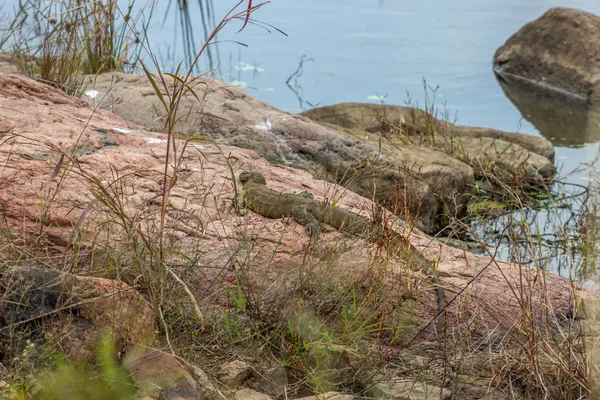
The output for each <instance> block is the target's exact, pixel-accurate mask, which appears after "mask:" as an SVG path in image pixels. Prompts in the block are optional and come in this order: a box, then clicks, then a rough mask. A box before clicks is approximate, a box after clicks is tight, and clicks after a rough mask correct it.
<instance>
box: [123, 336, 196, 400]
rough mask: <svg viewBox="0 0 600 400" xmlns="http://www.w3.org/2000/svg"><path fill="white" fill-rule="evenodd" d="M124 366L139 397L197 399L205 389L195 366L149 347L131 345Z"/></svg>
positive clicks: (162, 399)
mask: <svg viewBox="0 0 600 400" xmlns="http://www.w3.org/2000/svg"><path fill="white" fill-rule="evenodd" d="M123 366H124V367H125V369H126V370H127V372H129V374H130V376H131V379H132V380H133V382H134V383H135V384H136V386H138V387H139V392H138V394H139V395H140V396H144V395H145V396H149V397H151V398H153V399H159V400H200V399H204V398H205V396H204V391H203V389H202V387H200V385H199V384H198V382H197V381H196V380H195V379H194V369H193V368H192V366H191V365H190V364H189V363H187V362H186V361H185V360H184V359H182V358H180V357H177V356H174V355H173V354H170V353H165V352H164V351H161V350H158V349H153V348H151V347H143V346H133V347H132V348H130V349H129V350H128V351H127V354H126V355H125V358H124V359H123Z"/></svg>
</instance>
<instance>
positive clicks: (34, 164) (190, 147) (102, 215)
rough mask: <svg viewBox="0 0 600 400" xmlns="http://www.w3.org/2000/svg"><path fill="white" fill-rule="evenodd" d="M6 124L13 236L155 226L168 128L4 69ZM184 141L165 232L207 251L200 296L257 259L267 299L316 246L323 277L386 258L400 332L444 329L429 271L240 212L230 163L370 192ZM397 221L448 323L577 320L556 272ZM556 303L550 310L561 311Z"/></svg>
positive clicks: (46, 237) (346, 200)
mask: <svg viewBox="0 0 600 400" xmlns="http://www.w3.org/2000/svg"><path fill="white" fill-rule="evenodd" d="M32 115H35V116H36V118H35V119H32V118H31V116H32ZM300 120H301V119H300ZM0 135H1V136H0V165H2V167H1V168H0V208H1V209H2V211H3V218H2V219H0V229H2V230H3V231H6V232H11V235H12V236H11V240H12V241H14V243H16V244H20V243H27V242H28V241H30V240H31V239H32V238H35V240H36V241H38V242H37V243H40V245H41V246H44V249H45V250H46V251H47V252H48V254H51V255H59V256H62V255H65V254H66V255H67V256H68V255H69V254H70V253H69V252H70V251H72V249H73V248H78V249H81V251H83V254H90V253H89V252H90V251H91V250H90V249H92V250H93V251H94V252H93V254H96V255H99V254H102V251H105V250H107V249H110V250H111V251H112V248H113V247H114V246H118V245H120V244H121V243H122V242H123V241H126V240H127V238H128V235H127V233H128V232H124V233H123V232H120V231H119V230H118V229H117V228H115V227H113V225H107V222H108V221H114V220H115V219H116V218H117V217H119V216H121V217H119V218H122V220H123V221H129V220H132V221H135V222H136V223H135V224H134V226H136V228H139V229H140V230H141V231H143V232H152V231H153V229H156V225H152V224H153V223H156V221H159V220H160V218H159V216H160V211H161V203H160V201H157V200H156V199H157V197H158V198H159V197H160V193H161V191H162V185H163V182H164V180H163V179H164V177H163V171H164V164H165V160H166V145H165V143H166V142H167V138H166V136H165V135H163V134H160V133H154V132H149V131H147V130H145V129H143V128H141V127H139V126H137V125H135V124H133V123H128V122H126V121H124V120H123V119H121V118H120V117H118V116H116V115H114V114H111V113H110V112H107V111H105V110H95V111H94V110H93V109H92V108H90V107H89V106H88V105H87V104H86V103H85V102H82V101H80V100H76V99H73V98H70V97H68V96H66V95H64V94H62V93H61V92H59V91H58V90H56V89H53V88H50V87H47V86H44V85H41V84H39V83H36V82H34V81H32V80H29V79H26V78H23V77H16V76H7V75H0ZM109 141H110V143H109ZM108 144H110V145H108ZM175 144H176V145H177V149H178V150H177V151H178V153H177V154H178V160H179V162H180V163H179V170H178V180H177V181H176V184H174V186H173V187H172V188H170V196H169V201H168V204H167V212H166V215H165V221H164V224H165V228H164V229H165V230H164V232H165V233H164V239H165V245H166V246H168V247H169V249H172V250H176V251H178V252H182V253H183V254H186V255H187V254H189V258H190V259H194V260H201V261H199V262H198V263H197V264H196V265H194V266H193V270H190V271H186V274H185V275H183V274H182V275H181V276H182V277H183V278H185V279H186V282H187V284H188V286H189V288H190V290H191V291H192V294H193V295H194V296H195V298H196V299H197V301H198V302H199V303H200V305H201V307H205V306H209V305H210V304H208V303H209V302H215V303H217V304H218V305H221V304H229V303H226V302H230V301H231V299H229V298H227V296H225V295H223V287H224V286H225V287H231V288H235V285H236V283H237V282H238V281H236V274H235V271H236V269H237V268H239V267H244V268H245V271H248V276H247V280H248V285H249V287H250V289H251V290H252V291H253V293H259V294H260V296H261V298H262V299H264V300H265V301H266V302H268V301H269V299H274V298H277V296H280V295H281V294H282V293H287V292H288V290H289V287H288V286H286V285H287V284H288V283H289V282H290V281H292V280H293V279H294V278H297V276H298V271H300V270H304V269H306V268H307V267H310V268H313V265H308V266H307V264H306V259H307V255H310V257H309V258H311V259H314V260H315V263H316V267H315V268H317V267H320V268H321V269H320V270H317V269H315V271H316V272H315V273H319V274H320V275H318V276H319V279H320V280H324V281H325V280H327V281H328V282H329V280H330V282H334V283H335V282H338V281H339V280H342V279H345V278H347V277H352V279H359V280H360V279H362V278H363V277H367V276H370V275H369V273H372V272H373V270H374V269H377V271H376V273H377V274H380V273H381V274H386V275H385V276H386V277H390V281H389V282H388V283H387V286H385V287H383V288H381V291H382V293H383V292H384V291H385V292H387V293H389V294H390V295H391V296H398V297H401V296H402V295H403V292H404V291H405V290H406V288H407V286H408V285H411V296H414V297H415V300H414V301H412V302H411V303H410V307H411V308H410V310H409V311H410V318H411V325H410V326H409V327H407V328H406V331H403V335H404V336H406V340H409V339H410V337H411V336H415V337H419V338H421V339H424V340H431V341H437V340H438V338H439V337H440V336H439V335H438V332H436V324H429V322H430V321H431V319H432V318H433V316H435V315H436V314H437V299H436V297H435V294H434V293H433V291H432V290H430V289H431V285H430V283H429V280H428V279H427V277H424V276H423V275H422V274H420V273H419V272H411V271H408V270H407V268H406V265H405V262H404V260H401V259H398V258H395V257H390V259H389V260H386V262H385V263H384V264H381V265H380V264H377V265H374V257H373V255H374V254H375V251H376V250H377V249H374V248H373V245H372V244H371V243H366V242H365V241H364V240H362V239H359V238H352V237H347V236H344V235H342V234H340V233H339V232H337V231H334V230H333V231H332V230H329V231H327V230H326V231H324V232H323V233H322V234H321V236H320V238H319V240H318V241H317V242H316V243H314V242H311V241H310V239H309V238H308V237H307V236H306V234H305V232H304V229H303V227H302V226H300V225H299V224H296V223H295V222H293V221H288V220H281V219H277V220H274V219H268V218H265V217H262V216H260V215H257V214H255V213H252V212H249V213H248V214H247V215H246V216H244V217H240V216H238V215H237V214H236V213H235V212H234V210H233V208H232V202H231V199H232V198H233V197H234V195H235V192H234V189H233V183H232V180H231V174H230V171H229V166H228V164H227V162H228V163H229V165H231V166H232V168H233V170H234V172H235V173H236V174H238V173H239V172H241V171H243V170H245V169H255V170H258V171H259V172H261V173H262V174H263V175H264V176H265V177H266V180H267V184H268V185H269V187H271V188H273V189H275V190H278V191H282V192H300V191H303V190H306V191H309V192H311V193H312V194H314V196H315V197H316V198H317V199H336V202H337V205H338V206H339V207H343V208H347V209H350V210H352V211H354V212H358V213H362V214H363V215H365V216H370V215H372V214H371V213H372V210H373V207H374V205H373V203H372V202H371V201H370V200H368V199H367V198H364V197H361V196H359V195H357V194H356V193H353V192H350V191H348V190H346V189H345V188H343V187H341V186H338V185H336V184H332V183H329V182H326V181H323V180H318V179H315V178H314V176H312V175H311V174H309V173H308V172H306V171H303V170H300V169H295V168H292V167H289V166H285V165H281V164H279V165H273V164H270V163H269V162H268V161H267V160H266V159H265V158H263V157H261V156H260V155H258V154H257V153H256V152H255V151H252V150H248V149H241V148H238V147H230V146H221V147H217V146H216V145H209V144H198V143H192V142H189V143H186V142H184V141H176V142H175ZM226 160H227V162H226ZM99 194H102V196H100V195H99ZM99 198H100V199H104V201H100V200H99ZM49 199H52V201H50V200H49ZM111 199H112V200H111ZM115 204H121V205H122V206H121V208H118V209H117V210H115V209H114V208H111V207H113V206H114V205H115ZM388 216H389V215H388V214H385V213H384V215H383V217H388ZM107 226H110V229H108V228H107ZM397 229H403V233H404V234H405V237H406V238H407V240H409V241H410V242H411V243H412V244H414V245H415V246H416V247H417V248H418V249H419V250H421V251H422V252H423V253H424V255H425V256H426V257H428V258H429V259H430V260H435V261H436V262H437V271H438V273H439V275H440V279H441V282H442V285H443V286H444V288H448V289H449V290H447V291H446V293H447V296H448V298H447V306H446V315H445V321H444V322H445V329H446V334H448V335H453V334H454V333H456V334H457V335H458V337H460V338H463V337H464V336H463V335H464V332H465V331H466V332H468V335H469V337H478V338H485V339H484V340H483V341H484V342H485V343H483V344H482V346H486V345H488V344H489V345H493V344H494V343H495V342H494V341H495V340H497V339H496V337H495V336H494V337H492V336H493V335H489V327H490V326H493V327H494V330H496V331H500V332H506V331H508V330H510V329H514V326H515V321H520V318H521V310H522V309H523V304H522V303H521V301H522V297H521V296H518V295H515V293H517V294H521V293H523V295H524V296H527V297H528V298H530V299H531V300H530V303H531V308H530V310H531V311H530V314H528V318H529V315H531V317H532V318H533V321H535V322H536V323H537V324H538V325H537V326H540V327H543V326H544V321H548V320H547V319H548V318H549V317H551V318H552V323H553V324H554V323H556V324H558V325H560V324H567V323H571V322H573V318H572V317H573V316H574V314H575V305H574V299H573V298H572V296H576V297H580V296H585V295H586V294H587V293H586V292H585V291H583V290H581V289H579V288H578V287H576V286H574V285H572V284H571V283H570V282H568V281H567V280H565V279H562V278H560V277H558V276H555V275H553V274H551V273H544V274H543V279H542V275H541V274H540V271H536V270H534V269H530V268H527V267H524V266H521V265H515V264H511V263H507V262H503V261H499V260H494V259H492V258H490V257H485V256H475V255H473V254H470V253H468V252H465V251H462V250H458V249H453V248H450V247H448V246H446V245H444V244H442V243H439V242H437V241H435V240H432V239H430V238H428V237H426V236H424V235H421V234H419V233H418V232H416V231H414V232H413V231H411V230H410V229H409V228H408V227H407V225H405V224H402V223H401V222H398V224H397ZM121 255H122V256H123V257H126V256H127V254H126V253H125V254H121ZM173 271H174V272H173V273H174V274H178V273H179V271H178V270H177V269H174V270H173ZM387 274H389V275H387ZM183 278H181V279H183ZM386 282H387V281H386ZM404 282H408V283H407V284H405V283H404ZM399 283H400V284H399ZM227 285H230V286H227ZM414 288H418V289H419V290H415V289H414ZM456 296H457V297H456ZM455 297H456V298H455ZM140 298H141V297H140ZM450 301H451V303H450ZM219 302H222V303H219ZM266 304H269V303H266ZM113 308H114V309H115V310H114V311H117V310H118V309H119V308H122V307H121V305H120V304H119V305H113ZM548 310H552V311H553V314H552V315H551V316H549V313H548ZM3 315H8V314H5V313H3ZM500 336H501V335H500ZM498 340H501V339H498ZM488 342H489V343H488ZM184 370H187V367H186V368H184ZM187 371H188V373H187V374H184V376H185V379H184V381H188V378H189V375H188V374H190V372H189V370H187ZM194 380H195V381H197V379H194Z"/></svg>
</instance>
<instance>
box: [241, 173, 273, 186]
mask: <svg viewBox="0 0 600 400" xmlns="http://www.w3.org/2000/svg"><path fill="white" fill-rule="evenodd" d="M240 182H242V184H246V183H249V182H252V183H258V184H260V185H266V184H267V181H266V179H265V177H264V176H263V174H261V173H260V172H258V171H254V170H251V169H249V170H246V171H244V172H242V173H241V174H240Z"/></svg>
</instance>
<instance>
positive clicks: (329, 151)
mask: <svg viewBox="0 0 600 400" xmlns="http://www.w3.org/2000/svg"><path fill="white" fill-rule="evenodd" d="M202 82H205V81H202ZM208 83H209V85H208V87H207V88H205V86H204V85H200V84H198V86H197V87H195V90H196V91H197V95H198V96H199V97H201V98H202V96H203V95H204V94H207V96H206V99H205V101H204V102H203V103H202V104H200V103H199V102H198V100H197V99H196V97H194V96H192V95H188V96H186V97H184V98H183V99H182V100H181V102H180V106H179V111H180V116H181V117H182V118H181V119H180V121H179V122H178V124H177V127H176V130H177V131H178V132H182V133H184V134H186V135H200V136H204V137H209V138H210V139H212V140H214V141H216V142H217V143H221V144H226V145H230V146H239V147H242V148H245V149H251V150H254V151H256V152H257V153H258V154H259V155H260V156H262V157H264V158H265V159H266V160H267V161H269V162H270V163H273V164H281V165H287V166H292V167H294V168H299V169H302V170H304V171H307V172H309V173H311V174H312V175H314V176H315V177H317V178H320V179H326V180H328V181H331V182H337V183H342V184H348V183H352V185H351V190H353V191H356V192H358V193H359V194H361V195H363V196H365V197H369V198H372V197H373V195H374V192H375V197H376V198H377V199H380V200H381V201H382V202H383V203H390V201H391V200H390V199H392V198H394V197H397V198H398V199H397V200H396V202H397V203H398V204H402V205H403V206H407V207H408V209H409V210H408V212H409V213H410V214H411V215H412V216H417V215H418V218H417V219H418V223H419V228H421V229H425V230H432V229H433V224H434V217H435V215H436V213H437V212H438V211H439V205H438V204H437V202H436V200H435V197H434V195H433V191H434V190H433V189H432V188H431V187H430V186H429V184H428V182H427V181H426V180H425V179H423V177H422V176H420V175H419V174H418V173H415V171H417V170H418V169H417V168H413V166H412V162H413V161H414V160H415V159H419V158H422V157H423V154H422V153H421V154H419V155H417V154H416V153H418V152H416V150H415V149H412V150H409V149H406V151H405V153H406V152H410V153H411V154H413V156H412V158H410V159H405V157H404V156H403V153H402V152H398V151H394V152H393V153H390V152H389V151H386V152H385V154H380V152H379V148H378V144H377V143H373V142H369V141H366V140H361V139H360V138H356V137H352V136H348V135H345V134H344V133H341V132H338V131H336V130H334V129H329V128H326V127H323V126H321V125H319V124H315V123H314V122H312V121H310V120H309V119H307V118H304V117H301V116H298V115H290V114H288V113H284V112H282V111H280V110H277V109H276V108H274V107H271V106H269V105H267V104H265V103H262V102H260V101H258V100H256V99H254V98H252V97H251V96H249V95H248V94H246V93H245V92H244V91H243V90H241V89H239V88H236V87H232V86H229V85H227V84H225V83H222V82H219V81H210V82H208ZM87 87H88V89H91V90H95V91H97V92H98V93H99V94H98V95H97V97H95V98H94V99H88V100H89V101H90V103H92V104H97V105H99V106H100V107H101V108H103V109H106V110H109V111H113V112H115V113H117V114H119V115H120V116H122V117H123V118H125V119H126V120H128V121H131V122H133V123H136V124H139V125H142V126H144V127H145V128H147V129H151V130H156V131H160V130H162V128H163V126H162V121H163V119H164V118H163V117H164V115H165V111H164V107H163V106H162V104H161V102H160V100H159V98H158V96H157V95H156V94H155V93H154V90H153V88H152V86H151V84H150V83H149V82H148V80H147V79H146V77H145V76H143V75H126V74H119V73H110V74H102V75H100V76H97V77H93V79H92V78H90V82H89V84H88V86H87ZM438 158H440V155H439V154H437V152H433V153H432V154H429V155H428V159H429V160H436V159H438ZM441 158H444V157H443V155H442V156H441ZM449 162H452V164H451V165H449V166H448V165H446V164H447V163H449ZM459 164H460V163H459V162H457V161H455V160H453V159H451V158H447V159H446V160H443V161H440V162H437V161H436V162H435V163H434V164H433V165H431V166H428V168H427V169H428V172H427V175H436V176H437V175H439V174H440V172H441V173H443V174H445V175H448V176H449V177H448V180H447V185H448V184H450V185H451V184H452V183H453V182H454V178H453V177H456V176H460V174H463V175H465V172H464V169H465V168H467V169H468V167H466V166H464V168H463V169H460V168H457V167H458V166H459ZM466 174H467V175H468V171H467V173H466ZM357 178H360V179H358V180H359V182H356V181H357ZM463 181H464V179H463ZM463 181H460V182H459V183H460V185H464V184H465V183H464V182H463ZM398 187H399V188H400V189H401V190H398ZM375 189H377V190H375ZM461 190H462V187H461ZM405 192H407V195H406V196H405V194H404V193H405ZM386 205H388V206H389V204H386ZM390 208H391V207H390ZM403 211H404V210H403Z"/></svg>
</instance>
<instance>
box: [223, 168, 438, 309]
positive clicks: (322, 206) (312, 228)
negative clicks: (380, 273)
mask: <svg viewBox="0 0 600 400" xmlns="http://www.w3.org/2000/svg"><path fill="white" fill-rule="evenodd" d="M239 180H240V182H241V183H242V185H243V190H242V191H241V192H240V193H238V194H237V195H236V197H235V198H234V199H233V204H234V207H235V209H236V211H237V212H238V214H240V215H245V214H246V212H247V210H248V209H250V210H252V211H254V212H255V213H257V214H260V215H262V216H265V217H268V218H284V217H293V218H294V220H295V221H296V222H298V223H299V224H301V225H303V226H304V228H305V230H306V233H307V234H308V235H309V236H311V237H316V236H318V235H319V233H320V230H321V229H320V228H321V224H327V225H330V226H332V227H334V228H335V229H337V230H338V231H340V232H343V233H347V234H350V235H353V236H359V237H363V238H366V239H367V240H369V241H371V242H378V241H380V242H384V243H385V246H386V248H388V249H389V250H391V251H393V252H394V253H396V254H397V255H399V256H400V257H401V258H402V259H403V260H405V261H406V262H407V264H408V265H409V267H410V268H411V269H412V270H417V271H421V272H423V273H425V274H426V275H427V276H428V277H429V279H430V280H431V282H432V283H433V284H434V285H435V286H436V288H435V291H436V294H437V298H438V316H440V315H441V314H442V313H443V312H444V290H443V289H442V287H441V285H440V281H439V277H438V275H437V273H436V271H435V269H434V264H433V262H431V261H429V260H428V259H427V258H426V257H425V256H424V255H423V254H422V253H421V252H420V251H419V250H417V249H416V248H415V247H414V246H413V245H412V244H411V243H410V242H409V240H408V239H407V238H406V237H404V236H403V235H402V234H401V233H398V232H397V231H395V230H393V229H392V228H389V227H386V226H383V225H381V224H379V223H377V222H375V221H372V220H371V219H369V218H367V217H363V216H361V215H359V214H357V213H355V212H352V211H349V210H346V209H343V208H340V207H336V206H334V205H332V204H331V203H329V202H323V201H319V200H316V199H314V198H312V195H309V196H306V195H300V194H293V193H282V192H278V191H276V190H273V189H270V188H269V187H267V182H266V179H265V177H264V176H263V175H262V174H261V173H260V172H258V171H254V170H247V171H244V172H242V173H241V174H240V176H239Z"/></svg>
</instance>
